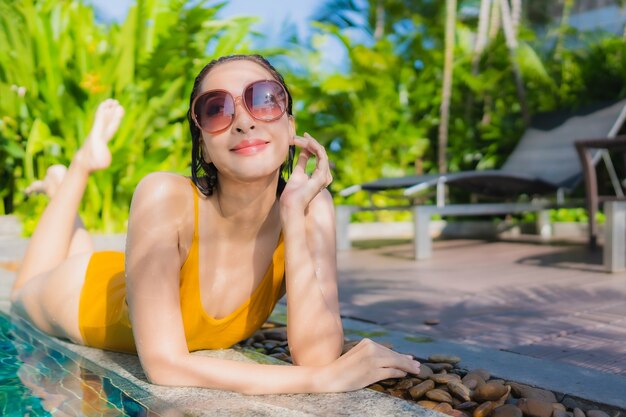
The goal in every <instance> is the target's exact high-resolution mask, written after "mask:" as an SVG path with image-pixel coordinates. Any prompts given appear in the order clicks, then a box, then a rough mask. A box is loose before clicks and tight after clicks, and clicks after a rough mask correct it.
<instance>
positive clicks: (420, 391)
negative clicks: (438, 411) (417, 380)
mask: <svg viewBox="0 0 626 417" xmlns="http://www.w3.org/2000/svg"><path fill="white" fill-rule="evenodd" d="M433 388H435V383H434V382H433V381H431V380H430V379H427V380H426V381H424V382H422V383H421V384H417V385H416V386H414V387H412V388H411V389H409V394H410V395H411V398H413V399H414V400H417V399H419V398H422V397H423V396H424V394H426V392H427V391H430V390H431V389H433Z"/></svg>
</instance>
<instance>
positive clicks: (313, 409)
mask: <svg viewBox="0 0 626 417" xmlns="http://www.w3.org/2000/svg"><path fill="white" fill-rule="evenodd" d="M0 310H1V311H4V312H6V313H8V310H9V303H8V302H7V301H0ZM285 319H286V307H285V306H284V305H282V304H279V305H277V307H276V309H275V311H274V313H273V314H272V317H271V320H272V321H273V322H275V323H279V324H284V323H285ZM342 320H343V325H344V329H345V333H346V336H347V337H349V338H352V339H360V338H362V337H368V338H371V339H373V340H376V341H379V342H384V343H389V344H391V345H392V346H393V348H394V350H397V351H399V352H403V353H411V354H413V355H415V356H417V357H421V358H427V357H428V356H430V355H432V354H441V353H445V354H450V355H455V356H460V357H461V358H462V362H461V363H460V366H461V367H462V368H467V369H476V368H485V369H487V370H488V371H489V372H490V373H491V374H492V375H493V376H494V377H498V378H502V379H506V380H512V381H516V382H520V383H524V384H528V385H532V386H536V387H540V388H543V389H547V390H551V391H554V392H556V393H560V394H564V395H565V398H571V399H572V400H574V401H579V400H583V402H589V403H592V404H604V405H607V406H612V407H617V408H622V409H626V397H625V396H624V393H625V392H626V377H624V376H620V375H613V374H607V373H603V372H598V371H595V370H590V369H584V368H581V367H576V366H572V365H567V364H562V363H558V362H553V361H547V360H544V359H536V358H532V357H528V356H524V355H519V354H516V353H511V352H506V351H501V350H495V349H488V348H483V347H479V346H472V345H462V344H459V343H455V342H448V341H441V340H434V339H432V338H431V337H429V336H420V335H415V334H408V333H403V332H398V331H389V330H387V329H385V328H384V327H382V326H379V325H375V324H371V323H366V322H362V321H358V320H353V319H349V318H343V319H342ZM33 331H35V330H33ZM37 333H38V337H39V338H45V339H46V340H47V342H48V343H50V344H52V345H53V346H54V347H60V348H61V349H62V350H63V351H64V352H69V353H70V355H73V357H76V356H78V357H80V358H82V361H83V363H85V364H86V367H87V368H90V369H91V370H92V371H94V372H95V373H99V374H101V375H103V376H109V377H110V378H111V379H113V380H115V381H118V382H117V385H118V386H119V387H120V388H121V389H123V390H124V391H126V392H127V393H128V394H130V396H131V397H133V398H134V399H136V400H138V401H139V402H141V403H143V404H144V405H146V406H148V407H149V408H150V409H153V410H167V409H168V407H169V406H171V407H172V410H170V412H164V413H163V415H168V416H170V415H171V416H174V415H177V414H175V413H174V410H180V411H182V412H183V413H185V414H186V415H197V416H205V415H207V416H208V415H232V414H237V415H243V416H245V415H273V416H274V415H275V416H310V415H325V416H326V415H328V416H332V415H362V416H379V415H389V416H405V415H406V416H409V415H411V416H415V415H419V416H423V417H436V416H442V415H441V414H439V413H436V412H434V411H431V410H427V409H424V408H422V407H420V406H418V405H416V404H412V403H409V402H406V401H403V400H400V399H397V398H394V397H391V396H389V395H386V394H382V393H378V392H375V391H372V390H365V389H364V390H359V391H354V392H350V393H339V394H290V395H262V396H247V395H242V394H238V393H233V392H225V391H218V390H210V389H204V388H172V387H162V386H157V385H152V384H150V383H148V382H147V381H146V379H145V377H144V376H143V372H142V370H141V365H140V364H139V360H138V358H137V357H136V356H135V355H127V354H122V353H114V352H106V351H102V350H99V349H92V348H88V347H84V346H78V345H74V344H71V343H66V342H63V341H61V340H58V339H55V338H50V337H48V336H46V335H44V334H42V333H40V332H37ZM195 354H197V355H205V356H210V357H218V358H224V359H232V360H238V361H247V362H254V361H256V362H260V363H279V362H280V361H277V360H276V359H274V358H271V357H268V356H264V355H261V354H258V353H254V352H245V351H240V350H235V349H224V350H217V351H201V352H197V353H195ZM91 365H93V366H92V367H90V366H91ZM285 366H290V365H285ZM94 367H95V369H93V368H94ZM103 372H104V374H103Z"/></svg>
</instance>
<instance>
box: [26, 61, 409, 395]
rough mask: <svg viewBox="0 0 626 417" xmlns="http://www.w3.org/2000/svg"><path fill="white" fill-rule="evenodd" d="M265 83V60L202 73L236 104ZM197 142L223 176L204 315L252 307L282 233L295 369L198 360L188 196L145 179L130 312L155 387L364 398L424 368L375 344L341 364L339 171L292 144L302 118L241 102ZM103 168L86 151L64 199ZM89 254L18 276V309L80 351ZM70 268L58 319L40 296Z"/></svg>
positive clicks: (179, 180) (206, 256)
mask: <svg viewBox="0 0 626 417" xmlns="http://www.w3.org/2000/svg"><path fill="white" fill-rule="evenodd" d="M262 79H272V75H271V73H270V72H269V71H267V70H266V69H265V68H263V67H262V66H260V65H258V64H257V63H255V62H252V61H230V62H226V63H222V64H219V65H217V66H216V67H214V68H213V69H212V70H211V71H210V72H209V73H208V74H207V75H206V77H205V79H204V80H203V81H202V85H201V92H204V91H208V90H212V89H218V88H219V89H224V90H227V91H229V92H230V93H231V94H232V95H233V96H234V97H238V96H240V95H241V93H242V91H243V89H244V87H245V86H246V85H248V84H249V83H251V82H253V81H256V80H262ZM118 122H119V121H118ZM116 127H117V126H116ZM251 139H262V140H263V141H264V142H266V144H265V145H262V146H259V147H257V148H255V149H248V150H247V152H235V151H234V149H235V147H236V146H238V145H239V144H241V143H242V142H243V141H246V140H251ZM107 141H108V140H99V141H98V142H97V143H98V144H102V143H104V144H106V142H107ZM88 144H89V140H88V141H87V145H88ZM289 145H295V146H297V147H299V148H300V151H301V152H300V156H299V158H298V161H297V162H296V166H295V167H294V171H293V174H292V175H291V177H290V179H289V181H288V182H287V185H286V187H285V189H284V191H283V193H282V195H281V197H280V199H277V198H276V187H277V183H278V176H279V168H280V165H281V164H282V163H283V162H284V161H285V159H286V155H287V152H288V147H289ZM201 146H202V148H203V149H202V150H203V153H202V154H203V155H204V157H205V159H206V160H207V162H213V163H214V164H215V166H216V167H217V169H218V184H219V185H218V187H217V189H216V192H215V193H213V195H211V196H210V197H202V196H201V198H200V201H199V236H200V244H199V255H200V256H199V258H200V264H199V271H200V277H201V278H200V289H201V295H200V296H201V300H202V305H203V308H204V309H205V311H206V312H207V313H208V314H209V315H211V316H213V317H215V318H221V317H225V316H227V315H229V314H230V313H231V312H232V311H234V310H235V309H237V307H239V306H240V305H241V304H242V303H244V302H245V301H246V300H247V299H248V298H249V297H250V295H251V294H252V292H253V291H254V289H255V288H256V287H257V286H258V285H259V283H260V282H261V280H262V278H263V275H264V273H265V271H266V269H267V266H268V264H269V263H270V260H271V257H272V254H273V252H274V249H275V248H276V244H277V242H278V239H279V235H280V233H281V230H282V233H283V236H284V241H285V284H286V285H285V288H284V291H285V292H286V294H287V301H288V303H287V312H288V323H289V325H288V340H289V347H290V350H291V354H292V358H293V360H294V364H296V365H298V366H275V365H259V364H248V363H240V362H233V361H229V360H223V359H216V358H208V357H202V356H197V355H190V353H189V351H188V348H187V344H186V340H185V335H184V330H183V326H182V316H181V309H180V298H179V290H178V289H179V281H180V277H179V273H180V268H181V266H182V264H183V263H184V261H185V259H186V258H187V255H188V253H189V249H190V246H191V242H192V238H193V228H194V224H193V221H194V220H193V219H194V216H193V195H192V190H191V188H190V187H189V180H188V179H187V178H185V177H183V176H179V175H174V174H168V173H153V174H150V175H148V176H147V177H145V178H144V179H143V180H142V181H141V182H140V184H139V185H138V186H137V189H136V191H135V194H134V196H133V201H132V204H131V210H130V217H129V228H128V235H127V250H126V273H127V292H128V305H129V310H130V318H131V322H132V323H133V332H134V336H135V342H136V346H137V352H138V355H139V359H140V361H141V364H142V366H143V368H144V371H145V373H146V376H147V377H148V379H149V380H150V381H151V382H152V383H155V384H160V385H172V386H196V387H207V388H216V389H224V390H232V391H238V392H242V393H247V394H271V393H305V392H310V393H316V392H340V391H350V390H355V389H359V388H362V387H364V386H367V385H370V384H372V383H374V382H376V381H378V380H381V379H386V378H391V377H401V376H404V375H406V373H407V372H411V373H417V372H419V363H418V362H416V361H414V360H412V359H411V358H410V356H408V355H401V354H399V353H396V352H393V351H391V350H389V349H387V348H385V347H383V346H381V345H378V344H376V343H374V342H372V341H371V340H367V339H365V340H363V341H361V342H360V343H359V344H358V345H357V346H356V347H354V348H353V349H351V350H350V351H349V352H347V353H346V354H344V355H343V356H341V351H342V346H343V330H342V326H341V319H340V315H339V303H338V293H337V268H336V256H335V245H334V239H335V229H334V227H335V226H334V224H335V220H334V210H333V202H332V198H331V196H330V194H329V193H328V191H327V190H326V186H328V184H329V183H330V182H331V180H332V177H331V174H330V169H329V163H328V157H327V156H326V152H325V150H324V148H323V147H322V146H321V145H320V144H319V143H318V142H317V141H316V140H315V139H314V138H312V137H311V136H310V135H308V134H305V135H304V136H302V137H300V136H297V135H296V131H295V123H294V119H293V117H291V116H289V115H287V114H284V115H283V116H282V117H281V118H280V119H278V120H275V121H272V122H263V121H258V120H255V119H253V118H252V117H251V116H250V114H248V112H247V111H246V110H245V107H244V106H243V104H242V103H241V101H240V100H236V110H235V117H234V120H233V123H232V125H231V126H229V127H228V128H226V129H225V130H223V131H220V132H217V133H215V134H208V133H206V132H203V133H202V142H201ZM92 148H93V146H92ZM98 148H99V149H100V147H99V146H98ZM84 155H88V156H91V158H92V159H93V161H92V160H90V159H89V158H85V157H84ZM311 158H315V161H316V167H315V170H314V172H313V173H312V174H311V175H308V174H307V173H306V172H305V167H306V164H307V162H308V161H309V159H311ZM86 160H87V162H85V161H86ZM105 160H106V158H105V157H102V155H100V154H98V153H94V152H91V151H89V152H86V151H85V152H82V157H81V152H80V151H79V155H78V157H77V158H75V161H73V162H72V165H70V168H69V170H68V173H67V175H65V178H64V180H63V181H62V183H61V184H60V186H59V187H58V191H57V196H58V194H62V192H63V191H65V190H66V189H67V190H71V189H72V188H71V187H70V186H69V185H68V186H65V183H66V182H68V181H69V180H72V181H74V182H75V183H76V184H74V188H80V187H77V184H78V186H82V189H83V190H84V185H81V184H82V181H84V182H86V178H87V175H88V173H89V172H91V171H90V170H94V169H96V168H94V167H95V166H98V167H101V166H102V165H103V164H102V162H103V161H105ZM108 160H109V162H110V156H109V159H108ZM94 161H95V162H94ZM98 161H100V162H99V163H98ZM90 164H91V165H90ZM104 165H106V164H104ZM85 167H86V168H85ZM97 169H100V168H97ZM74 194H77V195H78V194H79V193H76V192H75V193H74ZM74 194H72V193H70V191H67V192H66V193H65V194H64V197H65V198H74V199H77V200H78V201H80V198H79V197H80V196H82V194H80V196H78V197H76V196H75V195H74ZM55 199H56V197H55V198H53V199H52V201H51V203H50V205H53V203H54V202H55ZM77 205H78V203H76V207H77ZM45 214H46V213H44V217H45ZM57 214H58V213H57ZM44 217H42V219H44V220H46V219H45V218H44ZM49 217H51V218H52V215H50V216H49ZM66 223H69V222H66ZM68 228H69V227H68ZM36 233H37V232H36ZM36 237H37V236H34V237H33V239H35V238H36ZM69 240H71V236H70V238H69ZM34 243H38V241H35V242H34ZM31 244H32V243H31ZM69 244H71V242H70V243H68V245H69ZM27 255H28V252H27ZM89 255H90V253H87V254H84V255H74V256H72V257H70V258H68V259H65V260H64V261H62V262H61V263H60V265H59V266H57V267H56V268H54V269H52V271H50V272H44V273H43V278H42V274H41V273H40V274H39V277H37V274H35V276H34V277H33V276H32V275H31V276H30V277H29V276H28V275H25V274H21V275H20V277H18V282H16V290H15V291H14V296H13V299H14V305H16V306H17V307H16V310H17V311H18V312H20V313H21V314H22V315H23V316H25V317H27V318H29V319H30V320H31V321H33V322H34V324H35V325H37V326H38V327H39V328H40V329H42V330H44V331H48V332H49V333H50V334H53V335H57V336H62V337H68V338H70V339H71V340H74V341H75V342H77V343H82V340H81V338H80V333H79V332H78V323H77V321H78V320H77V311H78V296H79V294H80V284H81V279H82V278H81V277H84V273H85V269H86V265H87V262H88V259H89V258H88V257H89ZM32 257H33V258H35V255H33V256H32ZM242 260H247V261H245V262H242ZM26 269H28V268H26ZM35 269H37V268H35ZM39 269H42V268H39ZM59 269H60V270H61V271H60V272H59V271H58V270H59ZM31 274H32V272H31ZM61 274H63V276H65V277H67V276H68V274H69V275H71V276H72V278H70V279H67V281H70V282H71V283H72V284H70V285H66V286H69V287H71V288H72V290H71V291H67V292H66V294H65V296H66V297H68V296H73V297H75V300H74V301H73V302H67V299H66V301H65V304H66V305H68V306H67V307H66V310H68V312H67V314H65V315H64V316H63V319H62V320H59V319H58V317H59V315H56V317H57V320H54V322H53V320H51V318H50V317H49V316H47V315H46V314H45V312H43V311H41V310H42V309H41V308H39V309H38V307H37V306H36V302H41V301H42V298H46V297H47V298H54V295H50V294H47V295H43V293H42V291H44V290H52V287H51V286H50V285H49V284H48V281H49V280H54V283H55V284H56V285H63V284H62V280H61V279H60V278H58V276H60V275H61ZM54 277H57V278H56V279H55V278H54ZM20 288H21V289H20ZM55 291H56V292H60V291H58V290H55ZM55 291H52V292H53V293H54V292H55ZM58 304H59V303H57V307H58ZM155 306H158V308H155ZM48 313H50V310H49V309H48ZM61 322H62V323H61ZM55 323H56V324H55Z"/></svg>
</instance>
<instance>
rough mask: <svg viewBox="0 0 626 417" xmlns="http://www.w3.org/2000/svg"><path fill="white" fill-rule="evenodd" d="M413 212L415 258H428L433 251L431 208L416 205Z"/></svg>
mask: <svg viewBox="0 0 626 417" xmlns="http://www.w3.org/2000/svg"><path fill="white" fill-rule="evenodd" d="M412 212H413V255H414V257H415V260H416V261H417V260H420V259H428V258H430V257H431V255H432V252H433V242H432V239H431V237H430V215H431V212H430V210H427V209H426V208H425V207H424V206H414V207H413V209H412Z"/></svg>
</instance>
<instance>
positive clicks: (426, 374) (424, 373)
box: [417, 363, 434, 379]
mask: <svg viewBox="0 0 626 417" xmlns="http://www.w3.org/2000/svg"><path fill="white" fill-rule="evenodd" d="M433 373H434V372H433V370H432V369H431V368H430V367H429V366H428V365H426V364H424V363H423V364H421V365H420V373H419V374H417V377H418V378H419V379H428V378H430V376H431V375H432V374H433Z"/></svg>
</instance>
